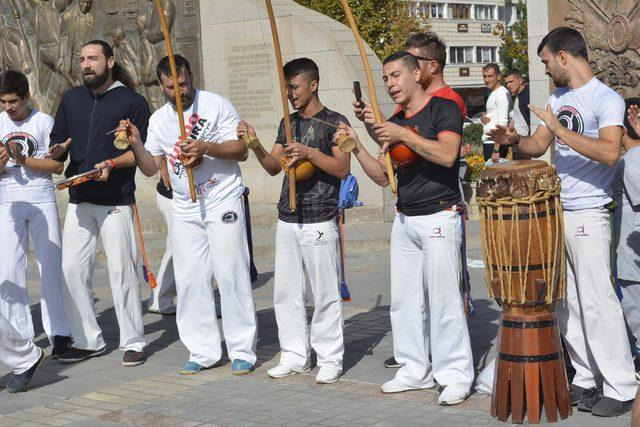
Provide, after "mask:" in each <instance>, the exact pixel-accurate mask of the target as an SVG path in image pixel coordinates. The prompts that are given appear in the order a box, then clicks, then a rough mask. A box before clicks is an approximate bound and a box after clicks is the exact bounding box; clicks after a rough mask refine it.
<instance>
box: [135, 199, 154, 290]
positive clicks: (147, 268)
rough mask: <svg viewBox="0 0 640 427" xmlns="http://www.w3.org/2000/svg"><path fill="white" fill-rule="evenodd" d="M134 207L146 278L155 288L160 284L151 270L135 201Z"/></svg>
mask: <svg viewBox="0 0 640 427" xmlns="http://www.w3.org/2000/svg"><path fill="white" fill-rule="evenodd" d="M131 206H132V207H133V220H134V222H135V223H136V231H137V232H138V238H139V239H140V250H141V251H142V262H143V263H144V268H145V271H144V272H145V273H146V274H145V276H146V277H145V279H147V283H149V287H150V288H151V289H155V287H156V286H158V284H157V283H156V278H155V276H154V275H153V272H152V271H151V264H150V263H149V257H148V256H147V250H146V249H145V247H144V238H143V237H142V226H141V224H140V215H138V207H137V206H136V204H135V203H134V204H133V205H131Z"/></svg>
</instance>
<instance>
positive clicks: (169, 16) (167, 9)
mask: <svg viewBox="0 0 640 427" xmlns="http://www.w3.org/2000/svg"><path fill="white" fill-rule="evenodd" d="M162 8H163V9H164V17H165V19H166V21H167V28H169V33H171V31H172V28H173V21H174V18H175V16H176V3H175V1H174V0H162ZM146 15H147V20H148V22H147V29H148V32H147V40H149V42H151V44H154V45H155V44H156V43H158V42H161V41H163V40H164V37H163V35H162V24H161V23H160V16H158V9H157V8H156V1H155V0H149V4H148V5H147V14H146Z"/></svg>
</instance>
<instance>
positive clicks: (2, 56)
mask: <svg viewBox="0 0 640 427" xmlns="http://www.w3.org/2000/svg"><path fill="white" fill-rule="evenodd" d="M0 70H13V71H21V72H23V73H24V74H30V73H31V71H32V70H31V66H30V65H29V52H28V50H27V44H26V41H25V40H23V39H22V36H21V35H20V31H18V29H17V28H13V27H10V26H8V25H7V23H6V21H5V18H4V16H3V15H0Z"/></svg>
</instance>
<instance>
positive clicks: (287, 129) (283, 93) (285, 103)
mask: <svg viewBox="0 0 640 427" xmlns="http://www.w3.org/2000/svg"><path fill="white" fill-rule="evenodd" d="M158 1H160V0H158ZM265 3H266V5H267V13H268V14H269V25H270V26H271V36H272V37H273V48H274V50H275V55H276V63H277V67H278V80H279V81H280V98H281V100H282V114H283V119H282V120H283V122H284V134H285V138H286V142H287V144H291V142H292V141H293V134H292V132H291V118H290V117H289V100H288V99H287V83H286V81H285V79H284V70H283V68H284V67H283V65H282V52H281V51H280V38H279V37H278V27H277V26H276V18H275V15H274V14H273V6H272V5H271V0H265ZM289 208H290V209H291V212H295V211H296V171H295V168H289Z"/></svg>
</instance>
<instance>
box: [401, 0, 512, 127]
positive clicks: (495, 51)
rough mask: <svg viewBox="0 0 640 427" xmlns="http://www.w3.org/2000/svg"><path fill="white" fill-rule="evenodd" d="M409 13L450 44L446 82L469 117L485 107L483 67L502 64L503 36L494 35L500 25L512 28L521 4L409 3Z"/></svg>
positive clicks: (499, 0)
mask: <svg viewBox="0 0 640 427" xmlns="http://www.w3.org/2000/svg"><path fill="white" fill-rule="evenodd" d="M406 3H407V6H406V7H407V12H408V13H409V14H410V15H411V16H414V17H417V18H419V19H424V20H426V21H427V22H428V24H429V29H430V30H431V31H434V32H436V33H437V34H438V35H439V36H440V37H441V38H442V39H443V40H444V42H445V43H446V45H447V66H446V67H445V79H446V81H447V83H448V84H449V85H450V86H452V87H454V88H455V89H456V90H457V91H458V92H459V93H460V94H461V95H462V96H463V98H464V99H465V101H466V102H467V107H468V110H469V115H473V114H474V113H477V112H479V111H482V110H483V108H484V101H485V100H484V95H485V93H484V92H485V91H484V82H483V81H482V67H483V66H485V65H486V64H488V63H490V62H495V63H498V64H500V66H501V67H502V66H503V65H502V64H501V58H500V45H501V43H502V41H501V40H500V37H498V36H496V35H494V34H493V31H494V29H495V27H496V25H497V24H498V23H501V24H503V25H505V26H506V27H507V28H508V27H509V26H511V25H512V24H513V23H514V22H515V21H516V19H517V18H518V17H517V16H516V14H517V11H516V4H517V1H510V0H482V1H468V0H457V1H455V2H450V1H443V0H429V1H427V0H407V1H406Z"/></svg>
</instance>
